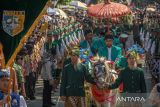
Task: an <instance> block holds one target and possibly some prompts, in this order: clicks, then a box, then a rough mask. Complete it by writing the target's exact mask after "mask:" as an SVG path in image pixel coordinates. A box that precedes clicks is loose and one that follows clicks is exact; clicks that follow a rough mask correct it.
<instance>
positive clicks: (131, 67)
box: [105, 52, 146, 107]
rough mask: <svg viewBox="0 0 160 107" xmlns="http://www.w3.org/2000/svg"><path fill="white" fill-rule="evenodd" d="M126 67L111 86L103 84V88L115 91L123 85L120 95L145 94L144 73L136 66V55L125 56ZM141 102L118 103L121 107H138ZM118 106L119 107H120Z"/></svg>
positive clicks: (132, 53)
mask: <svg viewBox="0 0 160 107" xmlns="http://www.w3.org/2000/svg"><path fill="white" fill-rule="evenodd" d="M127 63H128V67H126V68H125V69H123V70H121V71H120V73H119V76H118V78H117V79H116V80H115V82H114V83H113V84H108V83H106V84H105V87H106V88H108V89H116V88H118V86H119V85H120V84H121V83H123V90H122V93H146V83H145V79H144V71H143V70H142V69H141V68H138V67H137V64H136V53H135V52H130V53H129V54H128V55H127ZM139 103H141V102H137V104H136V105H135V103H134V104H133V103H131V102H128V103H127V102H126V103H120V105H121V106H122V107H140V106H141V104H139ZM121 106H120V107H121Z"/></svg>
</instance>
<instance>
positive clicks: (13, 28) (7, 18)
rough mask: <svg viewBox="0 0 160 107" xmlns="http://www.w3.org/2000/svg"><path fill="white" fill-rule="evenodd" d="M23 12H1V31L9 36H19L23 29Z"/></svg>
mask: <svg viewBox="0 0 160 107" xmlns="http://www.w3.org/2000/svg"><path fill="white" fill-rule="evenodd" d="M24 20H25V11H6V10H5V11H3V20H2V25H3V30H4V31H5V32H6V33H7V34H9V35H10V36H15V35H17V34H19V33H20V32H21V31H22V30H23V28H24Z"/></svg>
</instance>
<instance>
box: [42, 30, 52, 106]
mask: <svg viewBox="0 0 160 107" xmlns="http://www.w3.org/2000/svg"><path fill="white" fill-rule="evenodd" d="M51 48H52V33H51V32H48V34H47V38H46V41H45V43H44V45H43V46H42V49H41V57H42V69H41V76H42V78H43V84H44V87H43V107H51V106H52V105H55V104H54V103H52V102H51V92H52V88H53V84H54V83H53V82H54V80H53V77H52V73H51V65H52V62H51Z"/></svg>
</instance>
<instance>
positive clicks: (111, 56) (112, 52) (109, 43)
mask: <svg viewBox="0 0 160 107" xmlns="http://www.w3.org/2000/svg"><path fill="white" fill-rule="evenodd" d="M104 42H105V43H103V47H98V55H99V56H100V57H106V58H107V60H110V61H115V60H116V59H117V58H120V57H121V55H122V50H121V48H119V47H117V46H114V45H113V35H110V34H109V35H106V36H105V41H104Z"/></svg>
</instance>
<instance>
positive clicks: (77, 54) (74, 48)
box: [71, 46, 80, 56]
mask: <svg viewBox="0 0 160 107" xmlns="http://www.w3.org/2000/svg"><path fill="white" fill-rule="evenodd" d="M79 54H80V50H79V47H78V46H74V47H73V48H72V50H71V55H76V56H79Z"/></svg>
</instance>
